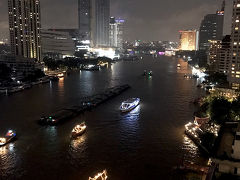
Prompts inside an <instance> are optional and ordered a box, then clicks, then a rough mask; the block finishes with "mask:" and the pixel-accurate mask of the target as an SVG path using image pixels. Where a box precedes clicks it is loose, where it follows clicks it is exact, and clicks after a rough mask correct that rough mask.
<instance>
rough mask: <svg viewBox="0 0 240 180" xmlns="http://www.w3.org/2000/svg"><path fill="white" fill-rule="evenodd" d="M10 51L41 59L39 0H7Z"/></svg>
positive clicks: (17, 54)
mask: <svg viewBox="0 0 240 180" xmlns="http://www.w3.org/2000/svg"><path fill="white" fill-rule="evenodd" d="M8 10H9V30H10V43H11V51H12V53H13V54H14V55H16V56H20V57H25V58H35V59H37V60H38V61H40V60H41V45H40V28H41V23H40V2H39V0H8Z"/></svg>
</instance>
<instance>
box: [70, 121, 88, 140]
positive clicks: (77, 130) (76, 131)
mask: <svg viewBox="0 0 240 180" xmlns="http://www.w3.org/2000/svg"><path fill="white" fill-rule="evenodd" d="M86 128H87V126H86V124H85V123H84V122H83V123H81V124H80V125H76V126H75V127H74V128H73V130H72V138H76V137H77V136H81V135H83V133H85V131H86Z"/></svg>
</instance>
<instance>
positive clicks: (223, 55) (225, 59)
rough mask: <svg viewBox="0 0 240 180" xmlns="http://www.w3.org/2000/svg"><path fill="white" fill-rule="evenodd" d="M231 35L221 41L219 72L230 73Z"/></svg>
mask: <svg viewBox="0 0 240 180" xmlns="http://www.w3.org/2000/svg"><path fill="white" fill-rule="evenodd" d="M230 44H231V36H230V35H226V36H225V37H224V38H223V40H222V43H221V49H220V57H219V58H220V59H219V65H218V72H220V73H223V74H226V75H228V73H229V65H230V47H231V46H230Z"/></svg>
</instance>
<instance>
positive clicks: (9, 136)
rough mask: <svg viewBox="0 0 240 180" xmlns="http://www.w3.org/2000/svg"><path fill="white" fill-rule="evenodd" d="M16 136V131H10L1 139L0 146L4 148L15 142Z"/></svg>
mask: <svg viewBox="0 0 240 180" xmlns="http://www.w3.org/2000/svg"><path fill="white" fill-rule="evenodd" d="M16 135H17V134H16V133H15V132H14V131H12V130H9V131H8V132H7V133H6V135H5V136H4V137H0V146H4V145H6V144H7V143H9V142H11V141H13V140H14V138H15V137H16Z"/></svg>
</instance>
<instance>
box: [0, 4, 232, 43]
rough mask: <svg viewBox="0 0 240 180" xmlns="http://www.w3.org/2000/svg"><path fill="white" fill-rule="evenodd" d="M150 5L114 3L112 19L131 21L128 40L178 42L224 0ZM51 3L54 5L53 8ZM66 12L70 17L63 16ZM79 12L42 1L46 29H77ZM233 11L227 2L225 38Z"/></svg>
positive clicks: (0, 18) (4, 31)
mask: <svg viewBox="0 0 240 180" xmlns="http://www.w3.org/2000/svg"><path fill="white" fill-rule="evenodd" d="M150 1H152V3H148V4H149V5H148V7H146V6H145V1H137V0H134V1H131V2H128V1H126V0H123V1H116V0H115V1H113V0H112V1H111V16H115V17H117V18H118V17H121V18H124V19H126V20H127V21H126V27H127V28H126V39H127V40H134V39H142V40H171V41H178V38H179V36H178V30H179V29H189V28H190V29H192V28H196V29H198V28H199V24H200V22H201V20H202V18H203V16H204V15H206V14H207V13H215V11H216V9H220V7H221V2H222V1H221V0H213V1H212V2H209V1H207V0H204V1H200V0H197V1H194V2H191V1H190V0H181V1H178V2H174V3H173V0H170V1H168V2H165V1H162V2H155V1H153V0H150ZM49 3H51V6H49ZM136 3H137V6H136ZM185 4H188V6H185ZM52 6H54V7H55V8H54V9H55V11H52ZM165 7H169V8H165ZM0 8H1V12H0V32H1V35H0V39H2V38H8V37H9V35H8V13H7V1H3V2H0ZM62 9H64V10H65V12H67V13H63V12H62ZM77 9H78V6H77V1H74V0H70V1H65V0H60V1H56V0H53V1H51V2H49V1H46V0H41V11H42V27H43V28H77V27H78V23H77V22H78V12H77ZM231 9H232V1H227V4H226V17H225V22H226V23H225V26H224V27H225V28H224V34H229V33H230V27H231V23H230V19H231V15H232V10H231ZM143 12H145V13H143ZM59 17H60V18H59ZM176 17H182V18H176ZM228 19H229V20H228ZM146 22H147V25H146ZM149 29H151V33H149Z"/></svg>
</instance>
